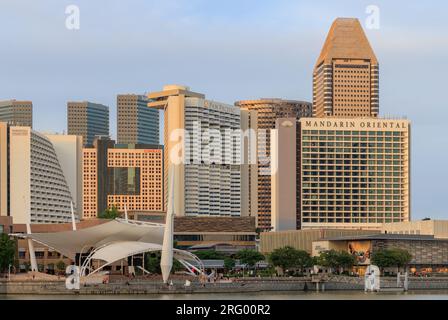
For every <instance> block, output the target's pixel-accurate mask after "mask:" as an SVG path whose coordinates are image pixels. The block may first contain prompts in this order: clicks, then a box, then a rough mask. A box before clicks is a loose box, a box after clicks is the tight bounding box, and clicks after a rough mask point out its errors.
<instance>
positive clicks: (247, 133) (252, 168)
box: [241, 108, 258, 221]
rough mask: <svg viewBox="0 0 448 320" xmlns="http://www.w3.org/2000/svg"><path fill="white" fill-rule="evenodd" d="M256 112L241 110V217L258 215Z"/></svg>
mask: <svg viewBox="0 0 448 320" xmlns="http://www.w3.org/2000/svg"><path fill="white" fill-rule="evenodd" d="M257 128H258V116H257V110H248V109H244V108H242V109H241V130H242V137H241V152H242V161H241V216H245V217H255V221H256V218H257V215H258V162H257V131H258V130H257Z"/></svg>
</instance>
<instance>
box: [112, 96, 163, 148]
mask: <svg viewBox="0 0 448 320" xmlns="http://www.w3.org/2000/svg"><path fill="white" fill-rule="evenodd" d="M117 143H119V144H139V143H146V144H159V110H155V109H151V108H148V98H147V97H146V96H144V95H137V94H120V95H118V96H117Z"/></svg>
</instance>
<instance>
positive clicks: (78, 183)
mask: <svg viewBox="0 0 448 320" xmlns="http://www.w3.org/2000/svg"><path fill="white" fill-rule="evenodd" d="M45 136H46V137H47V139H48V140H50V142H51V143H52V144H53V147H54V151H55V152H56V156H57V157H58V160H59V164H60V166H61V169H62V172H63V173H64V177H65V180H66V182H67V185H68V187H69V189H70V193H71V195H72V198H73V206H74V210H75V212H76V213H77V215H78V217H81V216H82V174H83V172H82V148H83V142H82V137H81V136H74V135H66V134H45Z"/></svg>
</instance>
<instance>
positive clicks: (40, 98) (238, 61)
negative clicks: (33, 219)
mask: <svg viewBox="0 0 448 320" xmlns="http://www.w3.org/2000/svg"><path fill="white" fill-rule="evenodd" d="M109 3H110V2H109V1H108V2H106V1H98V2H96V3H95V4H93V3H92V4H90V3H88V2H87V1H60V2H56V1H45V2H41V3H40V4H39V5H37V4H35V3H33V2H31V1H10V0H6V1H5V3H4V4H3V7H4V8H3V9H2V12H0V21H1V22H0V26H1V27H2V30H8V33H7V34H2V41H3V43H5V44H6V46H5V47H8V50H7V51H6V52H3V53H2V55H3V56H4V61H5V62H6V63H5V66H4V73H3V74H6V75H8V76H7V77H2V78H0V88H2V90H1V91H0V99H1V100H4V99H12V98H15V99H24V100H32V101H33V105H34V128H35V129H36V130H37V131H59V132H61V131H62V130H66V103H67V101H70V100H88V101H92V102H96V103H102V104H106V105H108V106H109V107H110V114H111V118H110V123H111V125H110V129H111V133H112V136H113V137H114V138H115V137H116V95H117V94H120V93H143V92H149V91H158V90H160V89H161V88H162V86H163V85H164V84H173V83H176V84H184V85H188V86H190V87H191V89H192V90H193V91H198V92H204V93H205V94H206V96H207V98H208V99H213V100H217V101H222V102H226V103H230V104H233V103H234V102H235V101H237V100H244V99H257V98H260V97H275V98H283V99H297V100H305V101H310V102H311V100H312V70H313V66H314V63H315V61H316V59H317V57H318V54H319V52H320V50H321V48H322V45H323V42H324V40H325V36H326V34H327V32H328V30H329V28H330V25H331V23H332V22H333V20H334V19H335V18H336V17H339V16H342V17H350V16H353V17H358V18H359V19H360V21H361V23H362V24H363V27H364V28H365V25H364V21H365V18H366V16H367V14H366V13H365V9H366V7H367V5H369V4H371V3H369V2H366V1H362V2H360V3H358V2H355V1H344V3H345V4H346V5H342V6H341V5H340V3H339V4H333V3H331V2H329V1H328V2H321V3H319V4H314V3H313V4H304V3H300V4H297V3H291V2H288V1H281V2H280V3H275V4H273V3H267V2H261V3H260V2H255V1H246V2H244V3H243V4H242V5H237V4H236V2H234V1H230V2H226V3H220V4H215V3H213V4H210V3H207V2H205V1H193V2H188V5H187V4H186V3H185V2H181V1H167V2H151V3H147V2H143V1H133V2H132V6H131V5H130V6H128V7H125V6H123V5H120V4H119V3H118V2H114V3H113V4H109ZM25 4H26V7H27V8H26V10H25V8H24V7H23V6H24V5H25ZM69 4H76V5H78V6H79V8H80V17H81V25H80V26H81V28H80V30H78V31H70V30H67V29H66V28H65V24H64V21H65V18H66V14H65V13H64V10H65V7H66V6H67V5H69ZM255 4H257V5H255ZM376 5H378V7H379V8H380V10H381V11H380V13H381V15H380V17H381V24H380V29H379V30H369V29H365V32H366V34H367V37H368V38H369V41H370V43H371V44H372V47H373V49H374V51H375V52H376V54H377V56H378V60H379V65H380V73H381V75H380V116H386V115H394V116H397V117H401V116H403V115H405V116H407V118H408V119H409V120H411V123H412V138H411V143H412V164H411V167H412V173H413V174H412V182H411V184H412V194H411V197H412V199H413V206H412V210H411V211H412V218H413V219H421V218H424V217H426V216H429V217H431V218H439V219H442V218H446V217H447V216H448V215H447V214H446V213H445V211H444V206H443V202H442V201H443V198H444V196H445V194H446V192H445V191H444V184H443V181H444V180H445V179H446V178H448V172H446V171H443V170H441V169H439V168H443V165H444V164H445V163H446V162H447V160H448V153H447V152H446V151H444V150H443V145H446V144H447V142H448V138H447V137H446V136H445V135H444V127H445V123H444V122H445V121H444V119H445V118H446V116H447V115H448V111H446V110H444V108H443V105H442V104H441V103H440V101H443V93H444V91H443V89H442V85H443V83H444V78H443V74H444V71H445V70H446V68H447V67H446V66H445V64H444V61H443V60H442V59H443V57H444V56H446V54H447V53H448V41H447V39H446V37H445V36H444V34H443V33H444V32H446V31H447V29H448V28H447V27H448V25H447V23H446V22H445V21H444V20H443V19H444V17H443V12H444V11H443V10H440V8H438V9H437V8H435V9H430V8H429V6H428V8H427V7H426V6H425V4H420V3H419V4H412V5H411V6H412V8H413V9H414V10H412V12H411V11H410V10H409V12H407V11H406V10H404V2H403V1H399V2H396V3H393V4H392V3H387V2H385V1H377V3H376ZM407 5H409V4H407ZM440 6H446V5H445V4H440ZM156 8H157V9H156ZM235 8H238V9H239V10H238V9H236V10H235ZM341 8H343V9H341ZM99 9H101V12H100V11H98V10H99ZM322 9H324V11H321V10H322ZM415 12H418V14H416V13H415ZM422 16H423V17H425V16H427V17H431V19H425V23H419V24H418V25H417V24H416V23H415V21H417V18H421V17H422ZM147 18H149V19H147ZM108 21H112V22H108ZM184 35H192V37H191V38H188V39H185V36H184ZM193 35H194V36H193ZM150 39H153V40H152V41H151V40H150ZM267 40H268V41H267ZM149 52H150V53H151V55H148V53H149ZM30 55H32V59H30V58H29V57H30ZM124 56H126V57H128V59H122V58H123V57H124ZM31 61H33V62H31ZM411 64H412V69H413V70H414V71H415V73H414V74H415V77H412V76H409V75H408V74H407V72H403V71H408V70H409V69H410V67H409V65H411ZM435 68H437V69H435ZM447 71H448V70H447ZM417 75H418V77H417ZM49 112H51V114H52V115H53V116H52V117H48V113H49ZM440 149H442V150H440ZM439 152H441V156H440V157H437V156H435V155H438V153H439ZM439 181H440V182H439Z"/></svg>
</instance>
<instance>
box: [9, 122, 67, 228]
mask: <svg viewBox="0 0 448 320" xmlns="http://www.w3.org/2000/svg"><path fill="white" fill-rule="evenodd" d="M9 133H10V134H9V142H10V148H9V160H10V166H9V168H10V174H9V201H10V208H9V209H10V210H9V211H10V215H11V216H12V217H13V219H14V223H19V224H22V223H23V224H24V223H62V222H69V221H71V208H70V202H71V201H73V199H72V195H71V193H70V189H69V187H68V185H67V181H66V179H65V176H64V173H63V170H62V168H61V165H60V163H59V160H58V157H57V155H56V151H55V149H54V147H53V144H52V143H51V142H50V140H49V139H48V138H47V137H46V136H44V135H43V134H40V133H38V132H36V131H33V130H31V128H30V127H10V128H9Z"/></svg>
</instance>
